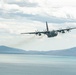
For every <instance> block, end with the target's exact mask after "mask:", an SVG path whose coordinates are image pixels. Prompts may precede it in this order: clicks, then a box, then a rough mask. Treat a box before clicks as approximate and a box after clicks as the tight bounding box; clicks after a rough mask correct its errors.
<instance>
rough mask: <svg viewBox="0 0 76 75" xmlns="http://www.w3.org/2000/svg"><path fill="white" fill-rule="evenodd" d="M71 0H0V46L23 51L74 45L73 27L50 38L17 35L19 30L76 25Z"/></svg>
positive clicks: (73, 4) (75, 2)
mask: <svg viewBox="0 0 76 75" xmlns="http://www.w3.org/2000/svg"><path fill="white" fill-rule="evenodd" d="M75 9H76V1H75V0H70V1H69V0H47V1H46V0H28V1H27V0H0V45H5V46H9V47H14V48H20V49H25V50H58V49H67V48H71V47H76V30H72V31H71V32H69V33H65V34H59V35H58V36H57V37H54V38H47V36H44V35H42V36H41V37H39V36H35V35H21V34H20V33H23V32H30V31H37V30H39V31H42V30H46V27H45V22H46V21H47V22H48V25H49V29H50V30H53V29H60V28H67V27H76V10H75Z"/></svg>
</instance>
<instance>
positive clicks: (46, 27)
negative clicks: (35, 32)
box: [46, 22, 49, 31]
mask: <svg viewBox="0 0 76 75" xmlns="http://www.w3.org/2000/svg"><path fill="white" fill-rule="evenodd" d="M46 29H47V31H49V28H48V23H47V22H46Z"/></svg>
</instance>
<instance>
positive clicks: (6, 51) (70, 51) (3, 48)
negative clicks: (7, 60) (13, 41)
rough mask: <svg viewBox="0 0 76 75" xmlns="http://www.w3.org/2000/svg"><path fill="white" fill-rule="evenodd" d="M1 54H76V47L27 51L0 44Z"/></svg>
mask: <svg viewBox="0 0 76 75" xmlns="http://www.w3.org/2000/svg"><path fill="white" fill-rule="evenodd" d="M0 54H31V55H35V54H37V55H58V56H76V47H73V48H69V49H64V50H49V51H31V50H29V51H26V50H22V49H17V48H11V47H7V46H3V45H2V46H0Z"/></svg>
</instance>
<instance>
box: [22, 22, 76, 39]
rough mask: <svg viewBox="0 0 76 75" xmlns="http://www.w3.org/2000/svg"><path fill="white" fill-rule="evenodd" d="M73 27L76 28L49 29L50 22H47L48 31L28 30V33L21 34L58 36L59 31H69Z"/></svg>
mask: <svg viewBox="0 0 76 75" xmlns="http://www.w3.org/2000/svg"><path fill="white" fill-rule="evenodd" d="M72 29H76V27H74V28H65V29H59V30H52V31H49V28H48V24H47V22H46V31H36V32H28V33H21V34H36V35H39V36H41V35H42V34H45V35H47V37H48V38H50V37H55V36H57V35H58V33H66V32H69V31H70V30H72Z"/></svg>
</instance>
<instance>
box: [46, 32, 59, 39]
mask: <svg viewBox="0 0 76 75" xmlns="http://www.w3.org/2000/svg"><path fill="white" fill-rule="evenodd" d="M46 35H47V36H48V37H49V38H50V37H55V36H57V35H58V33H57V32H55V31H49V32H48V33H47V34H46Z"/></svg>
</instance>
